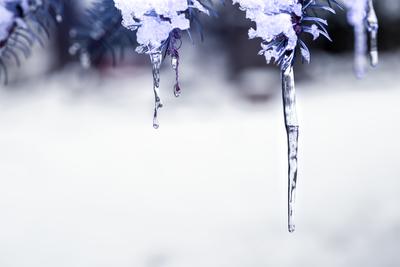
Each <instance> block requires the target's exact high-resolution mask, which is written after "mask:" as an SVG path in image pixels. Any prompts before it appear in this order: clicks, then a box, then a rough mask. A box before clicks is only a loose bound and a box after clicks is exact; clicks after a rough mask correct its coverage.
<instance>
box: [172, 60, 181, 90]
mask: <svg viewBox="0 0 400 267" xmlns="http://www.w3.org/2000/svg"><path fill="white" fill-rule="evenodd" d="M171 65H172V68H173V69H174V70H175V85H174V95H175V97H179V96H180V95H181V88H180V86H179V56H178V55H173V56H171Z"/></svg>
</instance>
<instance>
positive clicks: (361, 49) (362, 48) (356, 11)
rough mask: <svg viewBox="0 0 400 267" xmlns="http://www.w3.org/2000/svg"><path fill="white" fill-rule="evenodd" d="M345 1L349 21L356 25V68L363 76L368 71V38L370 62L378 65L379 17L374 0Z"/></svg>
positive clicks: (359, 74)
mask: <svg viewBox="0 0 400 267" xmlns="http://www.w3.org/2000/svg"><path fill="white" fill-rule="evenodd" d="M344 3H345V5H346V6H347V8H348V13H347V17H348V21H349V23H350V24H351V25H352V26H353V27H354V40H355V44H354V50H355V52H354V70H355V73H356V75H357V77H359V78H361V77H363V76H364V75H365V72H366V65H367V58H366V55H367V51H368V38H369V53H368V54H369V57H370V64H371V66H373V67H375V66H376V65H378V40H377V39H378V28H379V25H378V18H377V16H376V13H375V10H374V5H373V1H372V0H347V1H344ZM367 33H368V34H367Z"/></svg>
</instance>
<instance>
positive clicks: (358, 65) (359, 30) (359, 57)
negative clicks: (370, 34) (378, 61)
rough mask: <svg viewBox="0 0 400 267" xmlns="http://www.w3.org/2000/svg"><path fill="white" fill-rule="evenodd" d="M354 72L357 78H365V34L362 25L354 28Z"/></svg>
mask: <svg viewBox="0 0 400 267" xmlns="http://www.w3.org/2000/svg"><path fill="white" fill-rule="evenodd" d="M354 44H355V47H354V49H355V53H354V71H355V74H356V76H357V77H358V78H362V77H364V76H365V66H366V65H367V62H366V58H365V57H366V53H367V34H366V30H365V27H364V25H362V24H361V25H356V26H354Z"/></svg>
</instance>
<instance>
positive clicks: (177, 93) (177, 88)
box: [174, 83, 182, 97]
mask: <svg viewBox="0 0 400 267" xmlns="http://www.w3.org/2000/svg"><path fill="white" fill-rule="evenodd" d="M181 93H182V92H181V88H180V86H179V83H176V84H175V86H174V95H175V97H180V96H181Z"/></svg>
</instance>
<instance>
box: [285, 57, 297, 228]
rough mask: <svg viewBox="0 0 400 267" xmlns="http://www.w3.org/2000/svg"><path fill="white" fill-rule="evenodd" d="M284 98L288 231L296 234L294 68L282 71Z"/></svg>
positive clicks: (289, 67) (290, 67)
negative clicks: (286, 144)
mask: <svg viewBox="0 0 400 267" xmlns="http://www.w3.org/2000/svg"><path fill="white" fill-rule="evenodd" d="M281 75H282V97H283V105H284V115H285V126H286V132H287V142H288V168H289V170H288V230H289V232H291V233H292V232H294V230H295V223H294V209H295V207H294V206H295V195H296V184H297V148H298V137H299V125H298V120H297V111H296V91H295V83H294V73H293V67H292V66H291V65H290V66H288V67H287V68H285V69H283V70H282V74H281Z"/></svg>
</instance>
